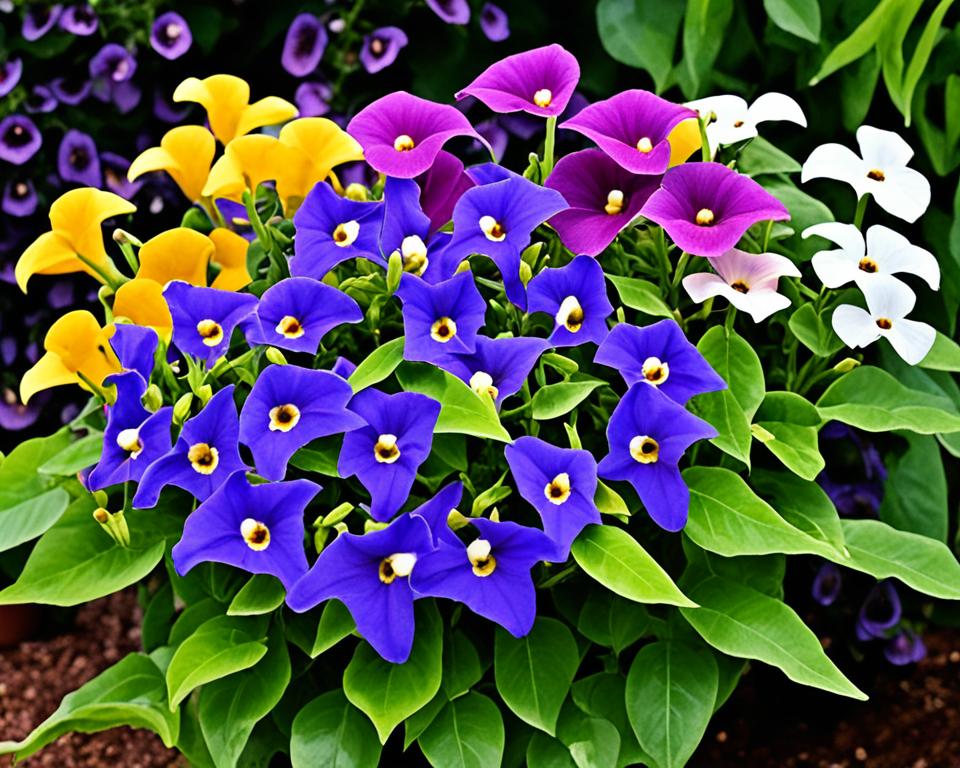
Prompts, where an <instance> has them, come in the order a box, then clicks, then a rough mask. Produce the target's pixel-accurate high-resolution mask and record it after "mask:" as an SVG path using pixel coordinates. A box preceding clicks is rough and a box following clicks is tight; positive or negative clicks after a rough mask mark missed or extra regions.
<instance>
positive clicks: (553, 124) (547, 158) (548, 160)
mask: <svg viewBox="0 0 960 768" xmlns="http://www.w3.org/2000/svg"><path fill="white" fill-rule="evenodd" d="M556 133H557V118H556V117H548V118H547V138H546V139H545V140H544V142H543V176H542V178H541V179H540V183H541V184H542V183H543V182H545V181H546V180H547V177H548V176H549V175H550V173H551V172H552V171H553V147H554V143H555V142H556Z"/></svg>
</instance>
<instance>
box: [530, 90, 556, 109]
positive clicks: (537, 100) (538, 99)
mask: <svg viewBox="0 0 960 768" xmlns="http://www.w3.org/2000/svg"><path fill="white" fill-rule="evenodd" d="M551 101H553V91H551V90H550V89H549V88H541V89H540V90H539V91H537V92H536V93H534V94H533V103H534V104H536V105H537V106H538V107H542V108H544V109H546V108H547V107H549V106H550V102H551Z"/></svg>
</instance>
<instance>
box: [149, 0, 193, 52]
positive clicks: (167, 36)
mask: <svg viewBox="0 0 960 768" xmlns="http://www.w3.org/2000/svg"><path fill="white" fill-rule="evenodd" d="M191 45H193V35H192V34H191V32H190V25H189V24H187V20H186V19H184V18H183V16H181V15H180V14H179V13H177V12H175V11H167V12H166V13H161V14H160V15H159V16H157V18H156V20H155V21H154V22H153V27H152V28H151V30H150V46H151V47H152V48H153V50H155V51H156V52H157V53H159V54H160V55H161V56H163V58H165V59H169V60H171V61H172V60H173V59H179V58H180V57H181V56H183V54H185V53H186V52H187V51H189V50H190V46H191Z"/></svg>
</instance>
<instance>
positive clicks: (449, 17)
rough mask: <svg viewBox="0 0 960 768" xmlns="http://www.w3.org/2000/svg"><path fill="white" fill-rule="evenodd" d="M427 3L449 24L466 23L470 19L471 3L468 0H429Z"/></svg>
mask: <svg viewBox="0 0 960 768" xmlns="http://www.w3.org/2000/svg"><path fill="white" fill-rule="evenodd" d="M427 5H429V6H430V9H431V10H432V11H433V12H434V13H435V14H437V16H439V17H440V18H441V19H443V20H444V21H445V22H446V23H447V24H466V23H467V22H468V21H470V3H469V2H467V0H427Z"/></svg>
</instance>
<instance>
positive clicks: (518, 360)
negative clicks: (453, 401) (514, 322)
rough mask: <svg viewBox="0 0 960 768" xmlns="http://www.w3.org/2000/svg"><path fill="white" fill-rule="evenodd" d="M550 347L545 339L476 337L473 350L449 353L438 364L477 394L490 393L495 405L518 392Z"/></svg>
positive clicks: (498, 405)
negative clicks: (470, 351)
mask: <svg viewBox="0 0 960 768" xmlns="http://www.w3.org/2000/svg"><path fill="white" fill-rule="evenodd" d="M549 346H550V342H548V341H547V340H546V339H535V338H528V337H512V336H507V337H503V338H496V339H490V338H487V337H486V336H479V335H478V336H477V338H476V349H475V350H474V351H473V352H472V353H467V354H457V355H450V356H449V357H444V358H442V359H440V360H437V363H436V364H437V365H439V366H440V367H441V368H444V369H445V370H447V371H449V372H450V373H452V374H453V375H454V376H456V377H457V378H459V379H461V380H462V381H463V382H464V383H466V384H467V386H469V387H470V389H472V390H473V391H474V392H476V393H477V394H478V395H482V394H489V395H490V396H491V397H492V398H493V401H494V403H495V404H496V406H497V407H498V408H499V407H500V404H501V403H502V402H503V401H504V399H505V398H507V397H509V396H510V395H513V394H516V393H517V392H519V391H520V388H521V387H523V383H524V382H525V381H526V380H527V376H529V375H530V371H532V370H533V366H534V365H536V364H537V360H538V359H539V357H540V355H541V353H543V352H544V351H545V350H546V349H547V348H548V347H549Z"/></svg>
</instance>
